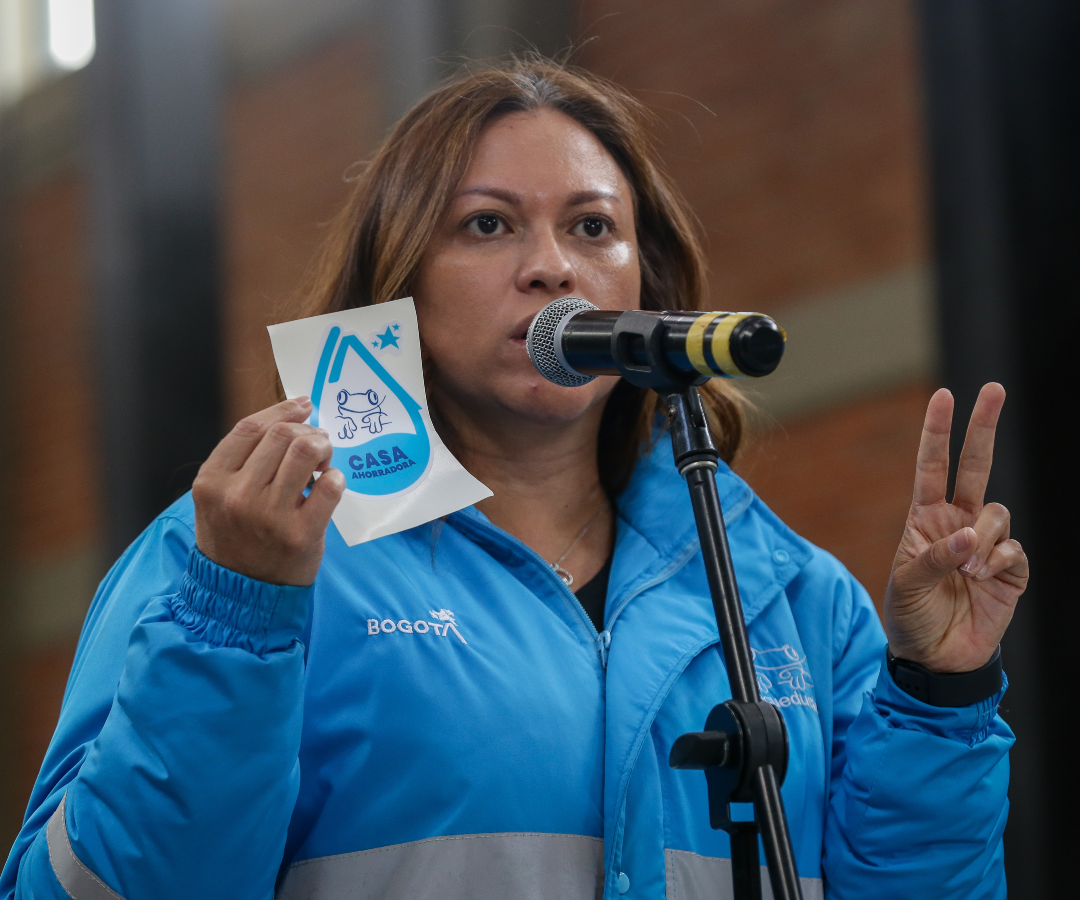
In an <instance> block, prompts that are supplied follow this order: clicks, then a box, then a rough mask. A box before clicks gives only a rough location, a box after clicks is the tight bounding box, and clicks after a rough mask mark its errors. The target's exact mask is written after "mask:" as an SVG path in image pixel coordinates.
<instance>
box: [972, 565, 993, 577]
mask: <svg viewBox="0 0 1080 900" xmlns="http://www.w3.org/2000/svg"><path fill="white" fill-rule="evenodd" d="M989 573H990V567H989V566H983V567H982V568H981V569H979V574H978V575H976V576H975V580H976V581H982V580H983V579H984V578H985V577H986V576H987V575H988V574H989Z"/></svg>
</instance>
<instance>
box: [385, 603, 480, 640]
mask: <svg viewBox="0 0 1080 900" xmlns="http://www.w3.org/2000/svg"><path fill="white" fill-rule="evenodd" d="M428 615H429V616H431V618H433V619H434V620H435V621H434V622H429V621H427V620H426V619H417V620H416V621H415V622H413V621H410V620H409V619H398V620H397V621H395V620H394V619H368V620H367V633H368V634H369V635H376V634H434V635H436V636H437V637H447V636H448V635H449V634H450V632H451V631H452V632H454V634H455V635H456V636H457V639H458V640H459V641H461V643H463V644H467V643H469V642H468V641H467V640H465V638H463V637H462V636H461V632H460V631H458V626H457V622H456V621H455V620H454V614H453V613H452V612H451V611H450V610H448V609H429V610H428Z"/></svg>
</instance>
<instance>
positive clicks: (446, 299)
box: [415, 110, 641, 425]
mask: <svg viewBox="0 0 1080 900" xmlns="http://www.w3.org/2000/svg"><path fill="white" fill-rule="evenodd" d="M415 293H416V308H417V315H418V317H419V320H420V332H421V334H422V335H423V339H424V343H425V344H426V346H427V349H428V351H429V354H430V358H431V362H432V364H433V365H434V368H435V373H436V382H437V384H436V390H437V391H438V396H439V398H440V400H444V401H449V402H450V405H451V406H455V407H457V408H458V409H460V410H461V411H462V412H464V413H466V414H467V415H469V416H470V417H475V416H477V415H480V416H484V417H485V418H490V417H496V418H498V419H504V420H512V419H515V418H516V419H519V420H520V419H522V418H524V419H528V420H531V421H534V422H537V423H543V424H549V425H559V424H566V423H570V422H574V421H576V420H578V419H580V418H581V417H582V416H584V415H586V414H588V413H589V412H590V411H592V412H593V413H595V414H597V415H598V412H599V410H600V409H601V408H602V404H603V402H604V400H605V399H606V398H607V395H608V394H609V393H610V392H611V390H612V388H613V387H614V386H615V382H616V380H617V379H616V378H614V377H605V378H597V379H596V380H595V381H593V382H591V383H589V384H587V385H585V386H584V387H580V388H565V387H559V386H557V385H554V384H552V383H551V382H549V381H547V380H545V379H544V378H543V377H542V376H541V375H540V374H539V373H538V372H537V371H536V369H535V368H534V367H533V365H532V363H531V362H530V360H529V356H528V354H527V353H526V351H525V332H526V330H527V329H528V327H529V323H530V322H531V321H532V318H533V316H535V315H536V313H537V312H538V311H539V310H540V309H541V308H543V307H544V306H545V305H546V304H548V303H550V302H551V301H552V300H555V299H557V298H559V297H566V296H574V297H583V298H585V299H586V300H588V301H589V302H590V303H593V304H595V305H596V306H598V307H600V308H601V309H637V308H638V307H639V306H640V294H641V278H640V272H639V269H638V250H637V239H636V236H635V231H634V208H633V197H632V195H631V191H630V185H629V184H628V183H627V181H626V178H625V177H624V176H623V174H622V171H621V170H620V169H619V167H618V165H617V164H616V163H615V160H614V159H613V158H612V157H611V155H610V154H609V153H608V152H607V151H606V150H605V149H604V147H603V146H602V145H601V144H600V142H599V141H598V140H597V139H596V138H595V137H594V136H593V135H592V133H591V132H589V131H588V130H586V129H585V128H583V127H581V126H580V125H578V124H577V122H575V121H574V120H573V119H571V118H569V117H568V116H565V115H563V114H562V113H559V112H554V111H551V110H542V111H540V112H536V113H511V114H509V115H506V116H503V117H501V118H499V119H497V120H496V121H495V122H493V123H492V124H491V125H489V126H488V127H487V128H486V129H485V131H484V132H483V134H482V135H481V137H480V140H479V142H478V144H477V146H476V149H475V151H474V153H473V156H472V161H471V163H470V165H469V168H468V171H467V172H466V173H465V176H464V177H463V178H462V180H461V184H460V185H459V186H458V189H457V191H456V192H455V193H454V195H453V198H452V200H451V202H450V206H449V208H448V210H447V212H446V215H445V216H444V217H443V219H442V222H441V224H440V226H439V228H438V230H437V231H436V233H435V235H434V237H433V239H432V241H431V244H430V245H429V247H428V249H427V252H426V253H425V255H424V259H423V261H422V263H421V266H420V272H419V278H418V281H417V284H416V290H415ZM447 412H451V410H449V409H448V410H447Z"/></svg>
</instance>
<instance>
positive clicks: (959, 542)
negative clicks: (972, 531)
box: [949, 531, 968, 553]
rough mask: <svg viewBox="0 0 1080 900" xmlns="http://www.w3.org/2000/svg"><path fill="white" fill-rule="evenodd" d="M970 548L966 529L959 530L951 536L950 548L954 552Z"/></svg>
mask: <svg viewBox="0 0 1080 900" xmlns="http://www.w3.org/2000/svg"><path fill="white" fill-rule="evenodd" d="M967 548H968V535H967V532H966V531H958V532H957V533H956V534H954V535H953V536H952V537H951V538H949V549H950V550H952V552H953V553H962V552H963V551H964V550H967Z"/></svg>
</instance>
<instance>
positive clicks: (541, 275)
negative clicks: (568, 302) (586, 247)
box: [517, 231, 577, 296]
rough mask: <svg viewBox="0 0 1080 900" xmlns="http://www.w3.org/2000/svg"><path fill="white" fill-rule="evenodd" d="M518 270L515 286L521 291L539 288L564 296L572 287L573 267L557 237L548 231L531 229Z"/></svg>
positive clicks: (573, 287)
mask: <svg viewBox="0 0 1080 900" xmlns="http://www.w3.org/2000/svg"><path fill="white" fill-rule="evenodd" d="M524 249H525V254H524V258H523V259H522V265H521V267H520V269H518V275H517V288H518V290H519V291H521V292H522V293H526V294H531V293H533V292H535V291H542V292H544V293H549V294H558V295H559V296H565V295H566V294H568V293H570V292H571V291H573V290H574V289H575V285H576V281H577V279H576V277H575V272H574V266H573V263H572V262H571V260H570V258H569V256H568V255H567V253H566V251H565V248H563V247H562V246H560V244H559V240H558V236H557V235H556V234H554V233H553V232H551V231H544V232H541V233H537V232H535V231H534V232H533V233H532V234H530V235H529V238H528V239H527V240H526V242H525V248H524Z"/></svg>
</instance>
